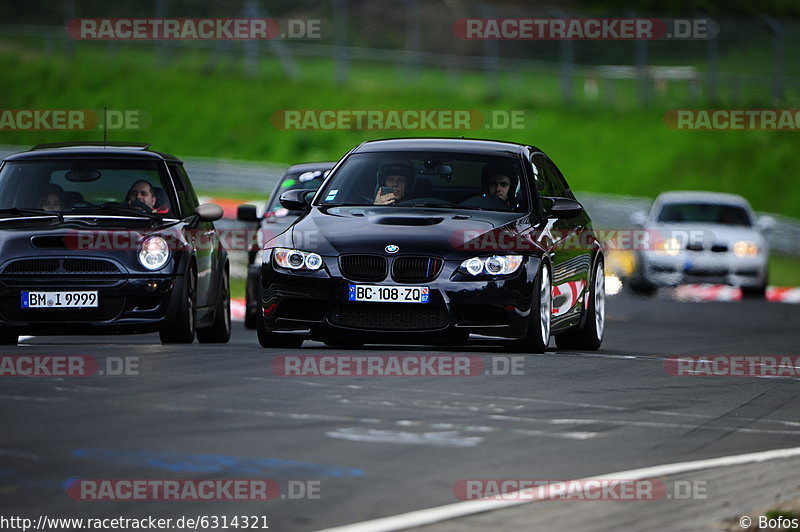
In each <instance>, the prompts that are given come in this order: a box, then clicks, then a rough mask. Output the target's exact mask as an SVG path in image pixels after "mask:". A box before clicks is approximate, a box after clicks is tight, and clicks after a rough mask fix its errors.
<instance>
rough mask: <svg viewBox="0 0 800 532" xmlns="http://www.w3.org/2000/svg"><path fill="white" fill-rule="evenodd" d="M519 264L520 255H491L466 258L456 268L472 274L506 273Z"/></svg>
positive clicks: (514, 269)
mask: <svg viewBox="0 0 800 532" xmlns="http://www.w3.org/2000/svg"><path fill="white" fill-rule="evenodd" d="M521 265H522V255H492V256H491V257H472V258H470V259H467V260H465V261H464V262H462V263H461V266H459V268H458V270H459V271H460V272H461V273H467V274H469V275H472V276H477V275H508V274H511V273H514V272H515V271H517V270H518V269H519V267H520V266H521Z"/></svg>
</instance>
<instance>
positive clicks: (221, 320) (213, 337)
mask: <svg viewBox="0 0 800 532" xmlns="http://www.w3.org/2000/svg"><path fill="white" fill-rule="evenodd" d="M221 284H222V294H221V295H220V300H219V302H218V303H217V308H216V310H215V312H214V323H213V324H212V325H211V327H206V328H203V329H197V341H198V342H200V343H201V344H226V343H228V340H230V339H231V284H230V277H229V275H228V272H227V270H225V271H223V272H222V283H221Z"/></svg>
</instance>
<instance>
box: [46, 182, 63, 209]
mask: <svg viewBox="0 0 800 532" xmlns="http://www.w3.org/2000/svg"><path fill="white" fill-rule="evenodd" d="M39 208H40V209H44V210H45V211H60V210H63V209H65V208H66V201H64V189H62V188H61V187H60V186H58V185H54V184H49V185H47V187H45V189H44V194H43V195H42V199H41V200H40V201H39Z"/></svg>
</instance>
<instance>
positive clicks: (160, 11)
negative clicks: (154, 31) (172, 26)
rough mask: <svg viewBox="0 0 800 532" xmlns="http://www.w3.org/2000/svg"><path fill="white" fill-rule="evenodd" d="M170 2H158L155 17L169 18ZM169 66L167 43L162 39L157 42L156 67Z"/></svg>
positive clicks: (162, 0) (160, 0) (161, 0)
mask: <svg viewBox="0 0 800 532" xmlns="http://www.w3.org/2000/svg"><path fill="white" fill-rule="evenodd" d="M168 3H169V0H156V5H155V17H156V18H160V19H165V18H167V13H168V10H167V4H168ZM166 64H167V41H166V40H164V39H161V40H159V41H157V42H156V66H164V65H166Z"/></svg>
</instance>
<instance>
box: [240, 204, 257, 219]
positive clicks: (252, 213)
mask: <svg viewBox="0 0 800 532" xmlns="http://www.w3.org/2000/svg"><path fill="white" fill-rule="evenodd" d="M236 219H237V220H239V221H240V222H257V221H258V209H257V208H256V206H255V205H250V204H249V203H243V204H241V205H239V207H237V209H236Z"/></svg>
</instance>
